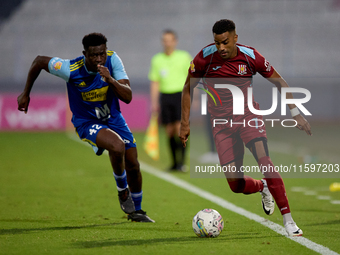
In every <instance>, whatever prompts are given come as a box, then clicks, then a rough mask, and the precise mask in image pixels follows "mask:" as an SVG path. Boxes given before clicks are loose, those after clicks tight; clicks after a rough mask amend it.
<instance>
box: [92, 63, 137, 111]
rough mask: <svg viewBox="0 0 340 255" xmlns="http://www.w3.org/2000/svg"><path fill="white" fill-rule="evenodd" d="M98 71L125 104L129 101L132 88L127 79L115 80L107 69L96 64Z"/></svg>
mask: <svg viewBox="0 0 340 255" xmlns="http://www.w3.org/2000/svg"><path fill="white" fill-rule="evenodd" d="M98 72H99V74H100V75H101V76H102V77H103V78H104V80H105V82H107V83H108V84H109V86H110V88H111V89H112V90H113V91H114V93H115V94H116V96H117V97H118V98H119V99H120V100H122V101H123V102H124V103H127V104H129V103H130V102H131V100H132V90H131V87H130V81H129V80H128V79H121V80H118V81H117V80H115V79H114V78H113V77H112V76H111V74H110V71H109V69H107V67H105V66H102V65H98Z"/></svg>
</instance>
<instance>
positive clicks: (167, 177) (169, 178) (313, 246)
mask: <svg viewBox="0 0 340 255" xmlns="http://www.w3.org/2000/svg"><path fill="white" fill-rule="evenodd" d="M67 136H68V137H69V138H70V139H71V140H74V141H77V142H80V143H81V144H84V145H86V143H84V142H83V141H81V140H80V139H79V138H77V137H76V136H74V135H73V134H70V133H68V134H67ZM139 163H140V167H141V169H142V170H143V171H144V172H147V173H149V174H152V175H154V176H156V177H158V178H160V179H162V180H164V181H166V182H169V183H172V184H174V185H175V186H177V187H180V188H182V189H185V190H187V191H189V192H191V193H193V194H195V195H197V196H200V197H202V198H205V199H207V200H209V201H211V202H213V203H215V204H217V205H219V206H222V207H223V208H225V209H227V210H229V211H232V212H235V213H237V214H240V215H242V216H244V217H246V218H248V219H250V220H254V221H256V222H258V223H260V224H262V225H264V226H266V227H268V228H270V229H271V230H273V231H275V232H276V233H278V234H280V235H283V236H286V237H287V238H289V239H291V240H292V241H294V242H297V243H299V244H301V245H303V246H305V247H307V248H308V249H310V250H313V251H315V252H318V253H320V254H324V255H340V254H339V253H336V252H334V251H332V250H330V249H329V248H327V247H325V246H323V245H321V244H317V243H314V242H312V241H311V240H309V239H307V238H305V237H302V236H299V237H289V236H287V233H286V230H285V228H284V227H282V226H280V225H279V224H276V223H274V222H272V221H270V220H267V219H265V218H263V217H261V216H259V215H257V214H255V213H252V212H249V211H247V210H245V209H243V208H241V207H238V206H236V205H234V204H232V203H230V202H228V201H227V200H224V199H223V198H220V197H218V196H216V195H214V194H212V193H210V192H208V191H205V190H203V189H201V188H198V187H196V186H194V185H192V184H191V183H189V182H186V181H183V180H181V179H179V178H177V177H175V176H173V175H171V174H168V173H165V172H162V171H161V170H159V169H157V168H155V167H153V166H150V165H148V164H146V163H144V162H142V161H139ZM332 202H339V204H340V200H335V201H332Z"/></svg>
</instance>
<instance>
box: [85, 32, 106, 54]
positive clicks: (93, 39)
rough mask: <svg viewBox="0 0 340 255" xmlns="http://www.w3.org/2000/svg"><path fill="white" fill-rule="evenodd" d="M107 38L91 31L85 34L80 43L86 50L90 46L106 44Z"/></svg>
mask: <svg viewBox="0 0 340 255" xmlns="http://www.w3.org/2000/svg"><path fill="white" fill-rule="evenodd" d="M106 42H107V38H106V37H105V35H103V34H101V33H91V34H88V35H85V36H84V38H83V40H82V43H83V46H84V49H85V50H87V49H88V48H89V47H90V46H99V45H102V44H106Z"/></svg>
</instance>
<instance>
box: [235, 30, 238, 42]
mask: <svg viewBox="0 0 340 255" xmlns="http://www.w3.org/2000/svg"><path fill="white" fill-rule="evenodd" d="M237 39H238V34H236V32H235V35H234V40H235V42H237Z"/></svg>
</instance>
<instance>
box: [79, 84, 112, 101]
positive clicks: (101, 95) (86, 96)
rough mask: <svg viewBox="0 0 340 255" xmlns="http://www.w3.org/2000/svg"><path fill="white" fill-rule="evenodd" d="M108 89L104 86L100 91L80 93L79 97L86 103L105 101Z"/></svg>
mask: <svg viewBox="0 0 340 255" xmlns="http://www.w3.org/2000/svg"><path fill="white" fill-rule="evenodd" d="M108 88H109V86H105V87H102V88H100V89H94V90H91V91H88V92H82V93H81V96H82V98H83V100H84V101H87V102H99V101H105V100H106V94H107V90H108Z"/></svg>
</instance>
